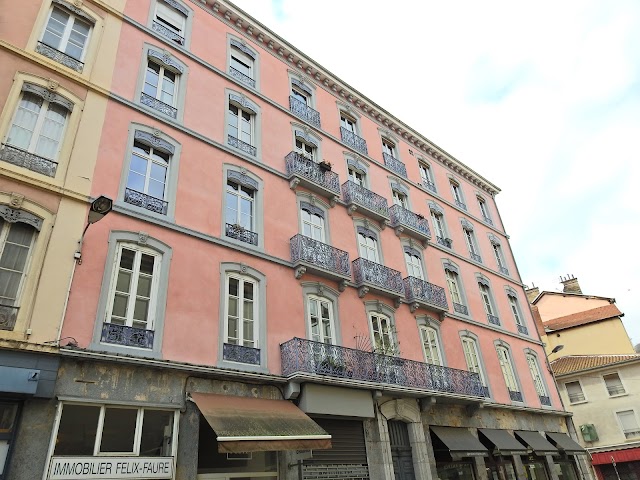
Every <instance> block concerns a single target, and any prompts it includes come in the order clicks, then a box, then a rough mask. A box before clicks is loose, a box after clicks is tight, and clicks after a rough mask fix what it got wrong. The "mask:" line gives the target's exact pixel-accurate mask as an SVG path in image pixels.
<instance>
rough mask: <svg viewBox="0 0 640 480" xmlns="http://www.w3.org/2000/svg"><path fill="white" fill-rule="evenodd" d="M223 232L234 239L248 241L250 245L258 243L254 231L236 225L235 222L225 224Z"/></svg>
mask: <svg viewBox="0 0 640 480" xmlns="http://www.w3.org/2000/svg"><path fill="white" fill-rule="evenodd" d="M224 234H225V235H226V236H227V237H229V238H233V239H234V240H239V241H241V242H244V243H250V244H251V245H258V234H257V233H256V232H252V231H251V230H247V229H246V228H244V227H242V226H241V225H237V224H235V223H227V224H225V229H224Z"/></svg>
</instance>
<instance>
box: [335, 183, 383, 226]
mask: <svg viewBox="0 0 640 480" xmlns="http://www.w3.org/2000/svg"><path fill="white" fill-rule="evenodd" d="M342 196H343V198H344V202H345V203H346V204H347V205H348V206H350V205H356V206H359V207H362V208H364V209H365V210H367V211H368V212H370V213H373V214H374V215H375V216H376V217H377V218H382V219H388V218H389V206H388V205H387V199H386V198H384V197H382V196H380V195H378V194H377V193H374V192H372V191H371V190H368V189H366V188H364V187H362V186H360V185H358V184H357V183H355V182H352V181H351V180H347V181H346V182H344V183H343V184H342Z"/></svg>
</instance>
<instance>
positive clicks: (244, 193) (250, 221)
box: [225, 179, 258, 245]
mask: <svg viewBox="0 0 640 480" xmlns="http://www.w3.org/2000/svg"><path fill="white" fill-rule="evenodd" d="M254 203H255V190H254V189H252V188H251V187H248V186H245V185H241V184H240V183H237V182H234V181H233V180H232V179H228V180H227V198H226V212H225V221H226V228H225V232H226V236H227V237H231V238H235V239H236V240H240V241H242V242H246V243H251V244H253V245H258V236H257V233H256V232H255V231H254V230H255V220H254V211H255V210H254V208H255V207H254Z"/></svg>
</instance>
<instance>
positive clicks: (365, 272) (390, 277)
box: [352, 258, 404, 297]
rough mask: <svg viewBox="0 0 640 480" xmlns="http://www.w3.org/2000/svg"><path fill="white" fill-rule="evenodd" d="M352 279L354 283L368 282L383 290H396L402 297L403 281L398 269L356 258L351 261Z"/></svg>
mask: <svg viewBox="0 0 640 480" xmlns="http://www.w3.org/2000/svg"><path fill="white" fill-rule="evenodd" d="M352 263H353V279H354V281H355V282H356V284H358V285H360V284H363V283H368V284H371V285H375V286H377V287H380V288H383V289H384V290H390V291H392V292H396V293H397V294H398V295H399V296H401V297H404V283H403V282H402V275H401V273H400V272H399V271H398V270H394V269H393V268H389V267H385V266H384V265H380V264H379V263H376V262H372V261H371V260H367V259H366V258H356V259H355V260H354V261H353V262H352Z"/></svg>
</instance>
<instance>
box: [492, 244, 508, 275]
mask: <svg viewBox="0 0 640 480" xmlns="http://www.w3.org/2000/svg"><path fill="white" fill-rule="evenodd" d="M492 237H493V238H492ZM489 240H490V241H491V247H492V248H493V255H494V256H495V258H496V264H497V265H498V270H499V271H500V273H502V274H503V275H509V269H508V268H507V263H506V262H505V260H504V255H503V254H502V247H501V246H500V243H499V242H498V241H497V239H496V238H495V236H493V235H490V236H489Z"/></svg>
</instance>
